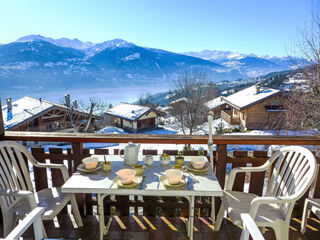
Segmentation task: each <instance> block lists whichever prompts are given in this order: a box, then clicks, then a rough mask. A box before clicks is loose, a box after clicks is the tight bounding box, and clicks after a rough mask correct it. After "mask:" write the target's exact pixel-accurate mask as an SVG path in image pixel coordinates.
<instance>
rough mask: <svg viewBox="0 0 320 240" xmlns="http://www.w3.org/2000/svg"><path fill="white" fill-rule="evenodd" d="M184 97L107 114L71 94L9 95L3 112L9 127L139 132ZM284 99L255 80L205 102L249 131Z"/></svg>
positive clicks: (128, 106)
mask: <svg viewBox="0 0 320 240" xmlns="http://www.w3.org/2000/svg"><path fill="white" fill-rule="evenodd" d="M290 81H293V80H292V79H291V80H290ZM184 101H186V100H185V99H179V100H178V101H172V102H170V103H169V104H168V106H166V107H160V106H158V107H148V106H141V105H136V104H131V103H119V104H118V105H116V106H114V107H111V108H106V109H105V112H104V114H103V115H101V116H98V115H95V114H92V113H89V112H87V111H83V110H80V109H79V107H78V103H77V101H76V100H73V101H72V102H71V99H70V95H68V94H66V95H65V98H64V103H63V104H58V103H53V102H50V101H47V100H45V99H41V98H39V99H37V98H34V97H30V96H25V97H23V98H20V99H18V100H15V101H12V99H11V98H7V99H6V105H4V106H3V107H2V114H3V118H4V126H5V130H10V131H50V132H51V131H62V132H66V131H68V132H73V131H79V132H81V131H84V129H86V132H95V131H97V130H99V129H101V128H103V127H106V126H114V127H117V128H120V129H123V130H124V131H126V132H133V133H135V132H141V131H143V130H145V129H152V128H158V127H160V125H162V124H163V122H166V121H167V119H169V118H170V117H171V115H170V108H172V106H174V104H177V103H178V104H183V102H184ZM282 101H283V94H282V91H280V90H278V89H272V88H268V87H263V86H261V85H260V84H254V85H252V86H250V87H247V88H245V89H243V90H241V91H238V92H235V93H233V94H230V95H228V96H222V95H221V96H219V97H216V98H214V99H212V100H210V101H208V102H206V103H205V105H206V107H207V108H208V111H211V112H212V113H213V117H214V119H221V121H223V122H224V123H226V124H228V125H230V126H231V127H232V128H236V129H239V131H247V130H253V129H262V128H263V126H265V125H266V121H268V119H272V118H273V116H274V115H277V114H279V113H281V112H283V111H286V110H285V109H283V104H282ZM75 128H76V129H75Z"/></svg>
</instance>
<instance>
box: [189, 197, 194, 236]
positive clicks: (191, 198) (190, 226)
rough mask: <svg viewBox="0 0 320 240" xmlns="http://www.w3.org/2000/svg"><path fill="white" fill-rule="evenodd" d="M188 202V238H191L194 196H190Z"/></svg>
mask: <svg viewBox="0 0 320 240" xmlns="http://www.w3.org/2000/svg"><path fill="white" fill-rule="evenodd" d="M189 204H190V205H189V239H190V240H193V225H194V196H190V201H189Z"/></svg>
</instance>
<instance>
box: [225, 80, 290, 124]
mask: <svg viewBox="0 0 320 240" xmlns="http://www.w3.org/2000/svg"><path fill="white" fill-rule="evenodd" d="M223 100H224V101H225V103H226V104H227V105H229V106H230V110H222V111H221V117H222V118H223V119H224V120H225V121H226V122H228V123H229V124H231V125H239V127H240V129H242V130H247V129H261V128H263V127H264V126H265V124H266V123H267V121H268V120H270V119H271V117H272V115H275V114H279V113H280V112H282V111H285V110H283V108H282V105H281V101H282V95H281V94H280V90H276V89H271V88H265V87H261V86H260V85H259V84H256V85H253V86H251V87H249V88H246V89H243V90H242V91H239V92H236V93H234V94H232V95H230V96H228V97H225V98H223Z"/></svg>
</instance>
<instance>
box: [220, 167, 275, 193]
mask: <svg viewBox="0 0 320 240" xmlns="http://www.w3.org/2000/svg"><path fill="white" fill-rule="evenodd" d="M269 165H270V164H269V163H268V162H266V163H265V164H263V165H261V166H258V167H239V168H233V169H231V171H230V175H229V179H228V182H227V185H226V188H225V190H230V191H231V190H232V187H233V183H234V179H235V177H236V175H237V173H241V172H263V171H266V170H267V169H268V167H269Z"/></svg>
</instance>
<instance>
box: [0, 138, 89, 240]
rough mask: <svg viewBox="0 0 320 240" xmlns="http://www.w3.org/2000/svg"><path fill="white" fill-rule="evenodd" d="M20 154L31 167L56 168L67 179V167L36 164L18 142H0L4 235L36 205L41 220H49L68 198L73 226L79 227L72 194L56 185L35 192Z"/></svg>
mask: <svg viewBox="0 0 320 240" xmlns="http://www.w3.org/2000/svg"><path fill="white" fill-rule="evenodd" d="M24 157H25V158H26V159H28V161H29V162H30V163H31V164H32V165H33V166H34V167H40V168H55V169H60V170H61V172H62V176H63V179H64V181H66V180H67V179H68V178H69V175H68V171H67V168H66V167H65V166H64V165H63V164H52V163H50V164H46V163H39V162H38V161H37V160H36V159H35V158H34V157H33V155H32V154H31V153H30V152H29V151H28V150H27V149H26V148H25V147H24V146H22V145H21V144H18V143H15V142H7V141H3V142H0V206H1V211H2V216H3V219H4V221H3V228H4V235H5V236H6V235H7V234H8V233H9V232H10V231H11V230H12V229H13V228H14V226H15V225H16V223H17V220H18V219H21V218H23V217H24V216H25V215H26V214H27V213H29V212H30V211H31V210H32V209H34V208H36V207H37V206H39V207H43V208H44V209H45V211H44V213H43V214H42V217H41V218H42V220H53V218H54V217H56V215H57V214H58V213H59V212H60V211H61V210H62V209H63V208H64V207H65V206H66V205H67V203H68V202H69V201H70V202H71V206H72V210H73V215H74V217H75V220H76V222H77V225H78V227H82V226H83V223H82V219H81V216H80V213H79V209H78V205H77V202H76V199H75V195H74V194H65V193H61V191H60V188H56V187H53V188H46V189H42V190H40V191H38V192H35V191H34V189H33V187H32V183H31V179H30V175H29V171H28V168H27V165H26V163H25V160H24ZM43 230H44V229H43ZM44 233H45V231H44ZM45 237H46V236H45Z"/></svg>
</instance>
